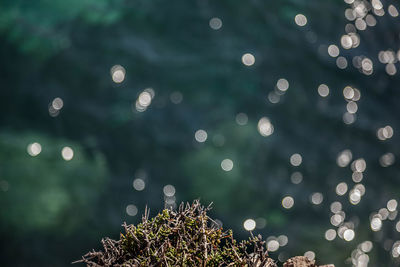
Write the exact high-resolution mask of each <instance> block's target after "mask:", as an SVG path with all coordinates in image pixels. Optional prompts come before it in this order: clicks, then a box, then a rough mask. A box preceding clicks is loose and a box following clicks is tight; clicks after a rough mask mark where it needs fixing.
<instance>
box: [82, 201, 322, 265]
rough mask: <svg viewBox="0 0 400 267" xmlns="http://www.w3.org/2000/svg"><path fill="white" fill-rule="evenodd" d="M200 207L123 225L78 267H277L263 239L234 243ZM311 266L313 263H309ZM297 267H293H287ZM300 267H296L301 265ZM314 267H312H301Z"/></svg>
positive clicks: (253, 238)
mask: <svg viewBox="0 0 400 267" xmlns="http://www.w3.org/2000/svg"><path fill="white" fill-rule="evenodd" d="M208 210H210V206H208V207H206V208H205V207H203V206H202V205H201V204H200V203H199V201H194V202H193V204H191V205H190V204H186V205H184V204H181V205H180V206H179V208H178V210H177V211H173V210H169V209H165V210H163V211H162V212H161V213H159V214H158V215H157V216H155V217H154V218H152V219H149V218H148V217H149V214H148V211H147V210H146V212H145V215H144V216H143V217H142V222H141V223H139V224H138V225H136V226H134V225H127V224H123V227H124V228H125V233H123V234H122V233H121V235H120V240H117V241H116V240H112V239H110V238H105V239H103V240H102V244H103V247H104V251H98V252H96V251H93V252H89V253H87V254H86V255H84V256H83V257H82V259H81V260H79V261H77V262H83V263H86V264H87V266H135V267H139V266H247V267H252V266H254V267H276V266H277V265H276V264H275V263H274V261H273V260H272V259H271V258H269V257H268V253H267V250H266V246H265V241H262V239H261V236H257V237H255V236H253V235H251V237H250V238H249V240H246V241H241V242H238V241H236V240H235V239H234V238H233V234H232V231H231V230H228V231H224V230H223V229H222V228H221V227H218V224H217V223H216V222H215V221H213V220H212V219H211V218H210V217H208V216H207V211H208ZM312 263H313V262H312ZM288 266H296V265H288ZM299 266H300V265H299ZM301 266H315V265H301Z"/></svg>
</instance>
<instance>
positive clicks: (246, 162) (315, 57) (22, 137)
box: [0, 0, 400, 266]
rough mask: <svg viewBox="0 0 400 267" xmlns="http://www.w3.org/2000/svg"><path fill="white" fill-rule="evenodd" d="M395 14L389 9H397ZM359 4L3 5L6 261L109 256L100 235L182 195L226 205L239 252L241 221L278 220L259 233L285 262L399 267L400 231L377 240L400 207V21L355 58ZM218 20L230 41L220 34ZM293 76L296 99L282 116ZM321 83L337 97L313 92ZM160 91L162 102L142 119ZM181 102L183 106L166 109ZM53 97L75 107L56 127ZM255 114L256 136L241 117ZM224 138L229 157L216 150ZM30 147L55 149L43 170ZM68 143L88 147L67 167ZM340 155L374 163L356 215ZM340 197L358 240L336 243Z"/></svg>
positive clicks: (219, 211) (57, 262) (1, 152)
mask: <svg viewBox="0 0 400 267" xmlns="http://www.w3.org/2000/svg"><path fill="white" fill-rule="evenodd" d="M383 3H384V9H385V11H387V7H388V5H389V4H391V3H392V4H393V3H394V4H395V5H396V7H398V3H397V2H396V1H384V2H383ZM349 7H350V6H349V5H347V4H346V3H344V2H343V1H339V0H338V1H336V0H335V1H334V0H324V1H317V0H314V1H310V0H281V1H270V0H264V1H261V0H248V1H239V0H238V1H235V0H226V1H222V0H220V1H207V0H197V1H195V0H192V1H187V0H186V1H184V0H182V1H161V0H154V1H149V0H143V1H140V0H131V1H128V0H116V1H108V0H68V1H65V0H52V1H49V0H48V1H44V0H41V1H27V0H26V1H23V0H2V1H0V60H1V64H0V82H1V83H0V87H1V88H0V181H3V182H2V184H3V186H2V190H1V191H0V237H1V238H0V261H1V264H0V265H1V266H67V265H69V264H70V262H72V261H74V260H76V259H79V258H80V256H81V255H83V254H84V253H86V252H87V251H89V250H91V249H92V248H95V249H99V248H100V239H101V238H102V237H103V236H109V237H112V238H118V234H119V231H121V230H122V229H121V227H120V226H121V224H122V222H123V221H127V222H129V223H136V222H138V221H139V220H140V216H139V215H140V214H142V213H143V211H144V208H145V206H146V205H148V207H150V208H151V213H152V214H153V215H154V214H156V212H158V211H159V210H160V209H162V208H163V207H164V195H163V190H162V189H163V187H164V186H165V185H167V184H172V185H174V186H175V188H176V201H177V203H179V202H181V201H192V200H193V199H195V198H200V199H201V200H202V202H203V203H205V204H208V203H209V202H214V209H213V211H212V216H213V217H215V218H218V219H220V220H221V221H222V222H223V224H224V227H225V228H233V229H234V232H235V235H236V237H238V238H247V236H248V233H247V232H245V231H244V229H243V226H242V225H243V221H244V220H245V219H247V218H260V217H261V218H265V219H266V220H267V225H266V227H265V228H264V229H260V230H256V231H255V232H256V233H261V234H262V235H263V236H264V237H265V238H266V237H268V236H278V235H281V234H285V235H287V236H288V238H289V243H288V245H287V246H285V247H283V248H280V249H279V250H278V251H277V252H274V253H272V255H273V256H274V257H275V258H277V257H278V255H279V254H280V253H282V252H283V253H284V254H281V257H282V258H285V257H288V256H294V255H303V254H304V253H305V252H306V251H309V250H311V251H314V252H315V253H316V255H317V259H318V260H319V261H320V262H323V263H335V264H336V265H337V266H345V261H346V259H347V258H349V257H350V256H351V252H352V251H353V249H355V248H357V245H358V244H360V243H361V242H363V241H366V240H371V241H373V244H374V248H373V250H372V251H371V252H370V253H369V254H368V255H369V257H370V265H369V266H398V264H399V261H395V259H393V258H391V251H387V250H386V249H385V248H384V247H385V244H386V247H388V246H389V249H390V250H391V244H392V243H393V242H394V241H396V240H398V239H400V235H399V233H398V232H397V231H396V230H395V224H396V222H397V221H398V220H399V219H398V218H396V220H395V221H388V220H387V221H384V222H383V227H382V230H381V231H379V232H376V233H375V232H372V231H371V230H370V221H369V216H370V214H371V213H372V212H377V211H378V210H379V209H380V208H384V207H386V202H387V201H388V200H389V199H392V198H395V199H398V197H399V193H400V186H399V181H400V180H399V179H400V178H399V164H398V163H397V162H395V164H394V165H392V166H390V167H387V168H383V167H381V166H380V164H379V158H380V156H382V155H383V154H384V153H387V152H391V153H393V154H394V155H395V156H396V157H397V156H399V155H400V154H399V153H400V146H399V136H398V131H399V129H400V127H399V126H400V120H399V114H400V108H399V107H400V105H399V101H400V91H399V90H400V88H399V78H398V75H394V76H390V75H388V74H387V73H386V72H385V65H384V64H381V63H380V62H379V61H378V52H379V51H381V50H388V49H392V50H394V51H395V52H397V49H399V33H400V31H399V30H400V23H399V17H397V18H393V17H391V16H389V14H387V12H386V15H384V16H382V17H378V16H376V19H377V21H378V23H377V25H376V26H375V27H368V28H367V30H365V31H360V32H359V34H360V39H361V44H360V46H359V47H357V48H355V49H350V50H344V49H342V48H341V46H340V37H341V36H342V35H343V34H345V31H344V27H345V25H346V24H347V23H351V22H349V21H347V20H346V18H345V16H344V11H345V9H346V8H349ZM298 13H302V14H305V15H306V16H307V18H308V23H307V25H306V26H305V27H299V26H297V25H296V24H295V22H294V17H295V15H296V14H298ZM212 17H219V18H221V20H222V22H223V26H222V28H221V29H219V30H212V29H211V28H210V27H209V20H210V19H211V18H212ZM310 36H311V37H314V40H311V39H312V38H310ZM330 44H337V45H338V46H339V47H340V48H341V50H340V51H341V55H342V56H344V57H346V58H347V60H348V62H349V66H348V67H347V68H346V69H344V70H341V69H339V68H338V67H337V66H336V63H335V58H332V57H330V56H329V55H328V53H327V47H328V45H330ZM244 53H252V54H253V55H254V56H255V58H256V62H255V64H254V65H253V66H250V67H247V66H245V65H243V64H242V62H241V57H242V55H243V54H244ZM361 55H364V56H367V57H369V58H371V60H372V61H373V63H374V72H373V74H372V75H369V76H367V75H364V74H362V73H361V72H360V71H358V70H357V69H356V68H354V67H353V66H352V63H351V62H352V58H353V57H354V56H361ZM116 64H120V65H122V66H124V68H125V69H126V77H125V80H124V81H123V82H122V83H121V84H115V83H114V82H113V81H112V79H111V76H110V68H111V67H112V66H113V65H116ZM396 66H397V64H396ZM279 78H286V79H287V80H288V81H289V83H290V87H289V89H288V91H287V92H286V93H285V94H284V95H283V96H282V97H281V100H280V102H279V103H277V104H271V103H270V102H269V101H268V99H267V96H268V93H269V92H271V91H273V90H274V88H275V85H276V81H277V80H278V79H279ZM321 83H326V84H327V85H328V86H329V88H330V95H329V96H328V97H327V98H322V97H320V96H319V95H318V93H317V88H318V85H319V84H321ZM347 85H350V86H354V87H356V88H358V89H359V90H360V91H361V99H360V101H358V108H359V110H358V112H357V114H356V116H357V120H356V121H355V123H353V124H351V125H346V124H345V123H343V120H342V116H343V114H344V113H345V112H346V104H347V102H346V100H345V99H344V98H343V93H342V90H343V88H344V87H345V86H347ZM147 87H152V88H153V89H154V91H155V97H154V99H153V101H152V104H151V105H150V106H149V108H148V109H147V110H146V111H145V112H142V113H139V112H136V111H132V103H133V104H134V103H135V101H136V99H137V97H138V95H139V94H140V92H142V91H143V90H144V89H145V88H147ZM175 91H179V92H181V93H182V95H183V101H182V102H181V103H180V104H173V103H171V101H170V95H171V93H173V92H175ZM56 97H60V98H62V99H63V101H64V107H63V108H62V110H61V111H60V114H59V115H58V116H57V117H51V116H49V111H48V107H49V103H51V101H52V100H53V99H54V98H56ZM241 112H243V113H246V114H247V115H248V118H249V121H248V123H247V125H245V126H240V125H238V124H237V123H236V121H235V117H236V115H237V114H238V113H241ZM264 116H267V117H268V118H269V119H270V120H271V122H272V124H273V125H274V133H273V134H272V135H271V136H269V137H263V136H261V135H260V134H259V133H258V131H257V123H258V120H259V119H260V118H261V117H264ZM386 125H391V126H392V127H393V129H394V136H393V138H391V139H389V140H386V141H380V140H378V139H377V137H376V131H377V130H378V129H379V128H380V127H384V126H386ZM198 129H205V130H206V131H207V133H208V139H207V141H206V142H205V143H198V142H196V141H195V139H194V133H195V132H196V131H197V130H198ZM220 135H222V136H223V137H224V139H225V143H224V144H223V145H222V146H221V145H218V144H215V142H213V138H214V137H215V136H220ZM214 140H215V138H214ZM33 142H39V143H40V144H41V145H42V152H41V153H40V154H39V155H38V156H36V157H31V156H29V155H28V153H27V152H26V149H27V146H28V144H30V143H33ZM64 146H70V147H72V148H73V149H74V152H75V156H74V158H73V159H72V160H71V161H68V162H67V161H64V160H63V159H62V157H61V155H60V152H61V149H62V147H64ZM344 149H350V150H351V151H352V153H353V159H357V158H364V159H365V160H366V163H367V169H366V171H365V173H364V180H363V181H362V183H363V184H364V185H365V187H366V195H365V196H364V197H363V198H362V200H361V202H360V204H358V205H355V206H354V205H351V204H350V203H349V201H348V195H346V196H343V197H339V196H337V195H336V193H335V186H336V185H337V184H338V183H339V182H342V181H345V182H347V184H348V185H349V187H350V188H352V186H353V185H354V183H353V181H352V179H351V174H352V171H351V169H350V167H346V168H340V167H338V166H337V164H336V158H337V156H338V154H339V153H340V152H341V151H343V150H344ZM294 153H300V154H301V155H302V157H303V163H302V164H301V166H299V167H293V166H291V165H290V162H289V158H290V156H291V155H292V154H294ZM225 158H231V159H232V160H233V162H234V168H233V170H232V171H231V172H224V171H223V170H222V169H221V167H220V163H221V161H222V160H223V159H225ZM140 170H143V171H145V172H146V173H147V178H146V188H145V190H143V191H141V192H138V191H136V190H134V189H133V187H132V182H133V180H134V177H135V173H137V172H138V171H140ZM294 171H301V172H302V173H303V176H304V179H303V182H302V183H301V184H299V185H294V184H292V183H291V181H290V175H291V173H293V172H294ZM4 181H5V182H4ZM5 183H7V185H8V188H5V186H4V184H5ZM5 189H7V190H5ZM313 192H322V193H323V194H324V201H323V203H322V204H321V205H318V206H315V205H312V204H311V203H310V201H309V196H310V194H311V193H313ZM285 195H292V196H293V197H294V199H295V205H294V207H293V208H292V209H290V210H284V209H283V208H282V206H281V200H282V198H283V197H284V196H285ZM333 201H341V202H342V204H343V209H344V210H345V212H346V221H353V222H357V221H359V224H356V228H355V232H356V237H355V239H354V240H353V241H351V242H345V241H344V240H342V239H340V238H338V237H337V238H336V239H335V240H334V241H332V242H328V241H326V240H325V238H324V233H325V231H326V230H327V229H329V228H335V227H333V226H332V225H330V216H331V212H330V208H329V206H330V203H332V202H333ZM128 204H135V205H136V206H137V207H138V209H139V213H138V215H137V216H136V217H129V216H127V214H126V212H125V208H126V206H127V205H128Z"/></svg>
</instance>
